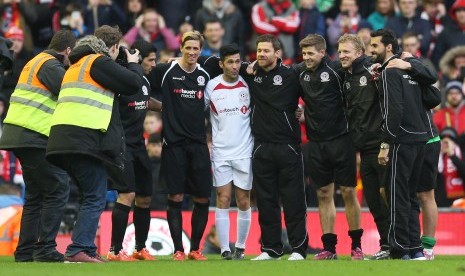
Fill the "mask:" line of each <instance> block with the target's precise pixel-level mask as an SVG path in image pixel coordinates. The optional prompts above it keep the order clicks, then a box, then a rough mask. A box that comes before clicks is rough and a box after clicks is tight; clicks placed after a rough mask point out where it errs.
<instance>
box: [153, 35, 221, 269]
mask: <svg viewBox="0 0 465 276" xmlns="http://www.w3.org/2000/svg"><path fill="white" fill-rule="evenodd" d="M202 41H203V39H202V36H201V34H200V33H199V32H197V31H194V32H186V33H184V34H183V36H182V40H181V54H182V56H181V58H180V59H179V61H174V62H171V63H165V64H158V65H157V66H156V67H155V68H154V69H153V70H152V72H153V75H152V77H153V80H154V82H152V89H153V90H158V91H161V93H162V94H163V112H162V120H163V133H162V134H163V150H162V154H161V171H162V175H161V178H162V181H163V182H164V184H165V185H166V189H167V191H168V209H167V218H168V224H169V228H170V232H171V237H172V239H173V243H174V255H173V260H175V261H183V260H184V259H185V254H184V247H183V244H182V214H181V206H182V201H183V198H184V193H189V194H191V195H192V196H193V201H194V210H193V212H192V219H191V223H192V236H191V251H190V253H189V255H188V258H189V259H191V260H202V261H203V260H206V259H207V258H205V256H204V255H203V254H202V252H200V250H199V246H200V240H201V239H202V235H203V232H204V231H205V227H206V225H207V220H208V206H209V201H208V198H209V197H210V194H211V183H212V179H211V163H210V153H209V151H208V147H207V139H206V131H205V113H204V107H205V103H204V91H205V87H206V85H207V82H208V81H209V80H210V75H209V74H208V73H207V72H206V71H205V70H204V69H203V68H202V67H201V66H200V65H199V64H197V59H198V57H199V55H200V51H201V49H202Z"/></svg>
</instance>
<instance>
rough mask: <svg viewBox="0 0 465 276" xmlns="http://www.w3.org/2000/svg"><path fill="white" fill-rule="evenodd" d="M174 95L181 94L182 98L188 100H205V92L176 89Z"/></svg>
mask: <svg viewBox="0 0 465 276" xmlns="http://www.w3.org/2000/svg"><path fill="white" fill-rule="evenodd" d="M173 93H174V94H179V95H180V96H181V98H186V99H195V98H197V99H202V98H203V92H202V91H201V90H199V91H196V90H186V89H184V88H179V89H177V88H175V89H173Z"/></svg>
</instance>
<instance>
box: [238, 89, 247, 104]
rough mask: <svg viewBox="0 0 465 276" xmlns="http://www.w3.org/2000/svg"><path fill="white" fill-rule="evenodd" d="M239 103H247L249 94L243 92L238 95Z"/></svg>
mask: <svg viewBox="0 0 465 276" xmlns="http://www.w3.org/2000/svg"><path fill="white" fill-rule="evenodd" d="M239 101H241V102H243V103H245V102H248V101H249V94H248V93H247V92H245V91H241V92H240V93H239Z"/></svg>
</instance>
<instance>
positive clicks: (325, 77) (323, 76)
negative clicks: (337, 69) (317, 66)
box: [320, 72, 329, 82]
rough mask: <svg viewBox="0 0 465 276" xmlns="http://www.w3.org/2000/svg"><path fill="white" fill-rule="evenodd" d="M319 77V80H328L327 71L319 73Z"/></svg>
mask: <svg viewBox="0 0 465 276" xmlns="http://www.w3.org/2000/svg"><path fill="white" fill-rule="evenodd" d="M320 79H321V82H327V81H329V74H328V72H323V73H321V74H320Z"/></svg>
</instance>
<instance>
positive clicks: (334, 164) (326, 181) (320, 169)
mask: <svg viewBox="0 0 465 276" xmlns="http://www.w3.org/2000/svg"><path fill="white" fill-rule="evenodd" d="M299 46H300V47H301V49H302V57H303V60H304V62H303V63H302V64H301V65H299V66H298V67H299V69H301V73H300V74H299V82H300V86H301V87H302V89H303V99H304V101H305V111H304V113H305V123H306V129H307V137H308V138H309V142H308V151H307V155H308V159H309V164H308V171H309V175H310V177H311V179H312V182H313V183H314V184H315V186H316V187H317V188H318V190H317V194H318V204H319V206H318V207H319V211H320V212H319V213H320V220H321V228H322V231H323V235H322V236H321V240H322V242H323V247H324V248H323V251H321V252H320V253H318V254H317V255H315V256H314V259H316V260H328V259H335V258H337V255H336V244H337V235H336V234H335V229H334V222H335V217H336V209H335V207H334V190H335V185H337V186H339V187H340V189H341V193H342V197H343V199H344V204H345V208H346V215H347V221H348V224H349V231H348V234H349V236H350V237H351V239H352V245H351V250H352V252H351V253H352V254H351V255H352V259H356V260H358V259H363V252H362V249H361V248H362V246H361V237H362V234H363V230H362V229H361V228H360V204H359V202H358V199H357V196H356V192H355V186H356V159H355V158H356V157H355V148H354V146H353V142H352V139H351V137H350V135H349V132H348V123H347V116H346V114H345V110H344V108H343V92H342V85H343V81H344V71H343V69H342V67H341V64H340V62H339V61H331V60H330V59H329V57H328V56H327V55H326V41H325V40H324V38H323V37H321V36H319V35H313V34H310V35H308V36H307V37H305V38H304V39H302V40H301V41H300V43H299Z"/></svg>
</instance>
